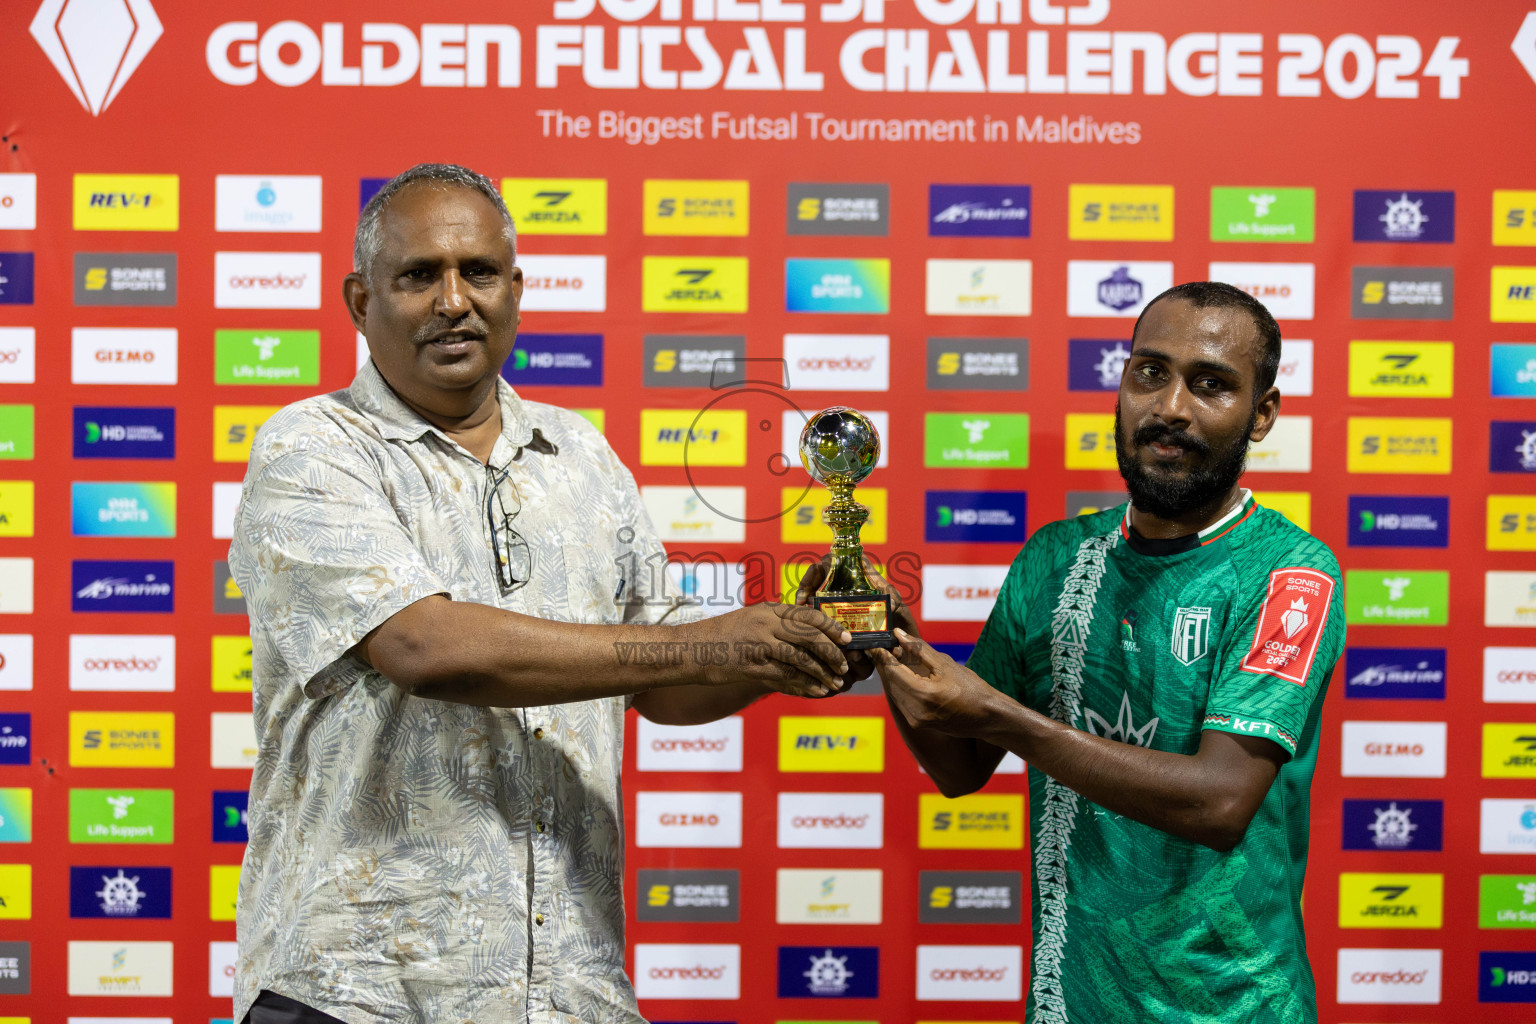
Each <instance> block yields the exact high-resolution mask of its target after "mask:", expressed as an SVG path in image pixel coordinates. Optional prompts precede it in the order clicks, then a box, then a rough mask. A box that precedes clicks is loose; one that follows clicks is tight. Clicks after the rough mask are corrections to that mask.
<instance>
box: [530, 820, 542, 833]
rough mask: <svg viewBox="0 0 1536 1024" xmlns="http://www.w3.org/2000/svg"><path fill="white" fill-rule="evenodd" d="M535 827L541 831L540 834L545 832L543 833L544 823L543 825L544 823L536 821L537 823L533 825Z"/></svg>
mask: <svg viewBox="0 0 1536 1024" xmlns="http://www.w3.org/2000/svg"><path fill="white" fill-rule="evenodd" d="M533 827H534V828H536V829H538V830H539V831H540V832H543V831H544V823H543V822H542V821H536V822H534V823H533Z"/></svg>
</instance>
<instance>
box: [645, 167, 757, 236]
mask: <svg viewBox="0 0 1536 1024" xmlns="http://www.w3.org/2000/svg"><path fill="white" fill-rule="evenodd" d="M750 188H751V186H750V184H749V183H748V182H745V181H662V180H651V179H647V180H646V182H645V233H646V234H647V235H693V236H704V235H713V236H736V237H744V236H745V235H746V234H747V229H748V216H747V205H748V204H747V194H748V192H749V190H750Z"/></svg>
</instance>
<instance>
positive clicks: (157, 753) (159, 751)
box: [69, 711, 176, 768]
mask: <svg viewBox="0 0 1536 1024" xmlns="http://www.w3.org/2000/svg"><path fill="white" fill-rule="evenodd" d="M69 763H70V765H71V767H76V768H134V767H137V768H172V767H175V764H176V716H175V715H174V714H172V713H171V712H168V711H167V712H160V711H136V712H128V711H119V712H108V711H71V712H70V713H69Z"/></svg>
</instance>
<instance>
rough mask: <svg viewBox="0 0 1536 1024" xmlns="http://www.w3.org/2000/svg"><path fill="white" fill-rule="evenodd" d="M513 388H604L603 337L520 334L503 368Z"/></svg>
mask: <svg viewBox="0 0 1536 1024" xmlns="http://www.w3.org/2000/svg"><path fill="white" fill-rule="evenodd" d="M501 375H502V376H503V377H505V378H506V379H507V382H508V383H510V384H511V385H512V386H513V387H530V386H542V387H601V386H602V383H603V336H602V335H601V334H519V335H518V336H517V347H516V348H514V349H513V350H512V355H511V356H509V357H508V358H507V362H506V365H504V366H503V367H502V368H501Z"/></svg>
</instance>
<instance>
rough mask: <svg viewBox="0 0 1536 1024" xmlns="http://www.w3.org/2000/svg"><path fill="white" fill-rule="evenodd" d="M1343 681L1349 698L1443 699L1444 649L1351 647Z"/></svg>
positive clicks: (1347, 656)
mask: <svg viewBox="0 0 1536 1024" xmlns="http://www.w3.org/2000/svg"><path fill="white" fill-rule="evenodd" d="M1344 682H1345V686H1344V696H1345V697H1346V698H1349V699H1368V700H1444V699H1445V648H1443V647H1351V648H1349V649H1348V650H1346V651H1345V652H1344Z"/></svg>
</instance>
